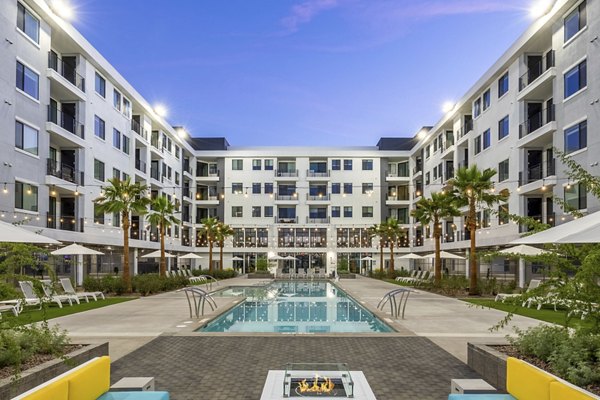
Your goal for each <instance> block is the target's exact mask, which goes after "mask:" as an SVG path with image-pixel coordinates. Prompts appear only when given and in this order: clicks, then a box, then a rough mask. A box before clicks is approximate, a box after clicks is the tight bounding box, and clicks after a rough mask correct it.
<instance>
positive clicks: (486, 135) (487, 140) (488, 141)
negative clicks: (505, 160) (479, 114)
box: [482, 129, 492, 150]
mask: <svg viewBox="0 0 600 400" xmlns="http://www.w3.org/2000/svg"><path fill="white" fill-rule="evenodd" d="M482 136H483V149H484V150H485V149H487V148H488V147H490V146H491V145H492V133H491V132H490V130H489V129H487V130H486V131H484V132H483V135H482Z"/></svg>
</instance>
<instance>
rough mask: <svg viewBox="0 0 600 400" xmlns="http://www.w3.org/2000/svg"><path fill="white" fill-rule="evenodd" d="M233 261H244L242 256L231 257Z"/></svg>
mask: <svg viewBox="0 0 600 400" xmlns="http://www.w3.org/2000/svg"><path fill="white" fill-rule="evenodd" d="M231 261H244V259H243V258H242V257H238V256H235V257H233V258H232V259H231Z"/></svg>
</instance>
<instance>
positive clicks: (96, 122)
mask: <svg viewBox="0 0 600 400" xmlns="http://www.w3.org/2000/svg"><path fill="white" fill-rule="evenodd" d="M100 127H102V132H97V131H96V128H100ZM98 133H101V134H102V136H101V135H99V134H98ZM94 136H95V137H97V138H98V139H100V140H106V121H104V120H103V119H102V118H100V117H99V116H98V115H96V114H94Z"/></svg>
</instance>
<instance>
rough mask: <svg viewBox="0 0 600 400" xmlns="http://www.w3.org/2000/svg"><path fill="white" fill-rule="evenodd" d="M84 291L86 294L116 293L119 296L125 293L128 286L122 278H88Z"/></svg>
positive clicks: (84, 283)
mask: <svg viewBox="0 0 600 400" xmlns="http://www.w3.org/2000/svg"><path fill="white" fill-rule="evenodd" d="M83 289H84V290H85V291H86V292H104V293H114V294H116V295H118V296H120V295H122V294H123V293H125V291H126V290H127V286H126V285H125V281H124V280H123V278H122V277H120V276H119V277H117V276H111V275H107V276H103V277H102V278H92V277H89V276H88V277H87V278H85V279H84V280H83Z"/></svg>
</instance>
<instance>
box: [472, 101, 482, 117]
mask: <svg viewBox="0 0 600 400" xmlns="http://www.w3.org/2000/svg"><path fill="white" fill-rule="evenodd" d="M479 115H481V98H478V99H477V100H475V101H474V102H473V118H477V117H479Z"/></svg>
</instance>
